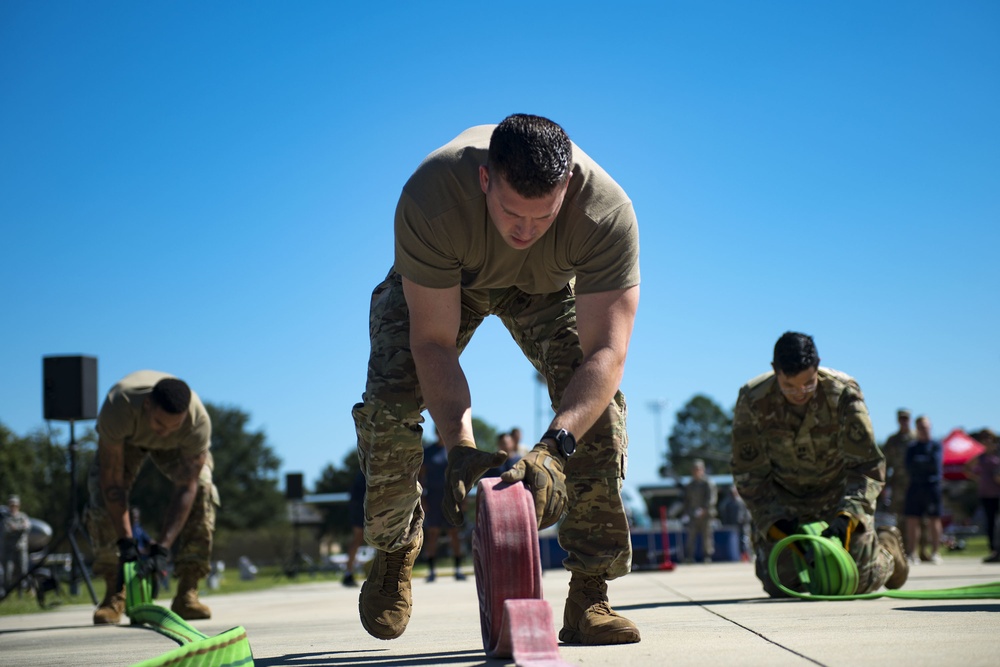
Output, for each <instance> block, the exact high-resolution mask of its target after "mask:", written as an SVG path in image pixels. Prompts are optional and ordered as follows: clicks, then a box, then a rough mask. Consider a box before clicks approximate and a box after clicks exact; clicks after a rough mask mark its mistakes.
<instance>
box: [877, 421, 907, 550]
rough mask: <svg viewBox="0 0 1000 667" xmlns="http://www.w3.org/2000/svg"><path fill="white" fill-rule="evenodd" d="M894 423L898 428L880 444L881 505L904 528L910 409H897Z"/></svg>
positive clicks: (898, 525)
mask: <svg viewBox="0 0 1000 667" xmlns="http://www.w3.org/2000/svg"><path fill="white" fill-rule="evenodd" d="M896 423H897V424H899V430H898V431H896V432H895V433H893V434H892V435H890V436H889V437H888V439H887V440H886V441H885V444H884V445H882V453H883V454H885V488H883V489H882V497H883V504H882V506H883V507H884V508H885V510H886V511H887V512H889V513H891V514H892V515H893V517H895V519H896V526H897V527H899V528H900V529H901V530H905V526H906V516H905V515H904V513H903V503H904V501H905V500H906V487H907V486H909V483H910V480H909V477H907V474H906V448H907V447H908V446H909V444H910V443H911V442H913V430H912V429H911V428H910V411H909V410H907V409H906V408H900V409H899V410H897V411H896ZM907 546H909V545H907Z"/></svg>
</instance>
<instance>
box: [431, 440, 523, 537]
mask: <svg viewBox="0 0 1000 667" xmlns="http://www.w3.org/2000/svg"><path fill="white" fill-rule="evenodd" d="M506 460H507V452H483V451H480V450H478V449H476V443H474V442H467V441H463V442H460V443H458V444H457V445H455V447H453V448H452V450H451V451H450V452H448V467H447V468H446V469H445V471H444V477H445V484H446V487H445V493H444V500H442V501H441V510H442V511H443V512H444V516H445V518H446V519H448V522H449V523H450V524H451V525H453V526H461V525H462V523H463V522H464V520H465V515H464V513H463V512H462V505H463V504H464V503H465V496H467V495H468V494H469V491H470V490H471V489H472V487H474V486H475V485H476V482H478V481H479V478H480V477H482V476H483V473H485V472H486V471H487V470H489V469H490V468H495V467H497V466H498V465H500V464H501V463H503V462H504V461H506Z"/></svg>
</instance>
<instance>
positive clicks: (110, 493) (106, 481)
mask: <svg viewBox="0 0 1000 667" xmlns="http://www.w3.org/2000/svg"><path fill="white" fill-rule="evenodd" d="M97 457H98V466H99V469H100V487H101V497H102V499H103V500H104V509H105V510H106V511H107V513H108V516H109V517H110V518H111V525H112V527H113V528H114V530H115V534H116V535H118V538H119V539H122V538H126V537H132V525H131V523H130V522H129V519H128V489H127V488H125V479H124V475H123V473H122V471H123V470H124V469H125V463H124V461H125V459H124V453H123V449H122V445H121V444H118V443H111V444H106V443H99V444H98V448H97Z"/></svg>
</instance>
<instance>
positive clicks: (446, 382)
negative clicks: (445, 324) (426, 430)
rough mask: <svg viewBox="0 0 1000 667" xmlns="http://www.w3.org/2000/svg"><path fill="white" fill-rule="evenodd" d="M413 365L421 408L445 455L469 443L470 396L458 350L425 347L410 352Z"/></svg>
mask: <svg viewBox="0 0 1000 667" xmlns="http://www.w3.org/2000/svg"><path fill="white" fill-rule="evenodd" d="M413 363H414V365H415V366H416V368H417V379H418V380H419V382H420V392H421V394H422V395H423V398H424V404H425V405H426V406H427V411H428V412H430V414H431V418H432V419H433V420H434V425H435V427H436V428H437V431H438V437H440V438H441V442H442V443H443V444H444V446H445V448H446V449H447V450H448V451H451V448H452V447H454V446H455V445H457V444H458V443H459V442H461V441H463V440H466V441H470V442H473V441H474V436H473V433H472V396H471V394H470V392H469V382H468V380H467V379H466V377H465V373H464V372H463V371H462V366H461V365H460V364H459V362H458V348H456V347H450V348H445V347H441V346H439V345H435V344H426V345H421V346H419V347H414V348H413Z"/></svg>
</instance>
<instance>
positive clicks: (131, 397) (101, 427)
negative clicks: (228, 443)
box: [97, 371, 212, 457]
mask: <svg viewBox="0 0 1000 667" xmlns="http://www.w3.org/2000/svg"><path fill="white" fill-rule="evenodd" d="M168 377H173V376H172V375H169V374H167V373H161V372H159V371H136V372H135V373H131V374H129V375H126V376H125V377H124V378H122V380H121V381H120V382H119V383H118V384H116V385H115V386H114V387H112V388H111V391H109V392H108V396H107V398H106V399H105V400H104V405H102V406H101V412H100V414H99V415H98V416H97V433H98V434H99V435H100V436H101V437H102V438H107V439H108V440H114V441H120V442H124V443H125V445H126V446H128V447H138V448H140V449H146V450H155V449H177V450H179V451H180V454H181V455H182V456H185V457H192V456H197V455H198V454H201V453H202V452H207V451H208V448H209V446H210V445H211V442H212V422H211V420H210V419H209V417H208V412H207V411H206V410H205V406H204V405H203V404H202V402H201V399H200V398H199V397H198V395H197V394H196V393H194V390H192V391H191V406H190V407H189V408H188V416H187V419H185V420H184V425H183V426H181V427H180V428H179V429H178V430H177V431H174V432H173V433H171V434H170V435H168V436H167V437H165V438H163V437H160V436H158V435H157V434H156V433H154V432H153V431H152V429H150V427H149V419H148V417H147V415H146V408H145V407H144V402H145V399H146V398H147V397H148V396H149V395H150V394H151V393H152V391H153V387H154V386H155V385H156V383H157V382H159V381H160V380H162V379H163V378H168Z"/></svg>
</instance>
